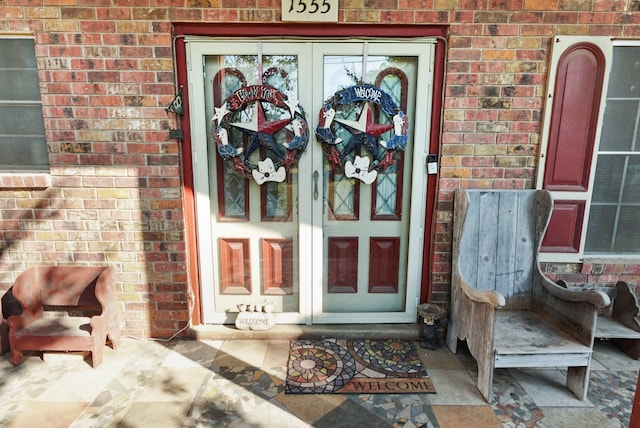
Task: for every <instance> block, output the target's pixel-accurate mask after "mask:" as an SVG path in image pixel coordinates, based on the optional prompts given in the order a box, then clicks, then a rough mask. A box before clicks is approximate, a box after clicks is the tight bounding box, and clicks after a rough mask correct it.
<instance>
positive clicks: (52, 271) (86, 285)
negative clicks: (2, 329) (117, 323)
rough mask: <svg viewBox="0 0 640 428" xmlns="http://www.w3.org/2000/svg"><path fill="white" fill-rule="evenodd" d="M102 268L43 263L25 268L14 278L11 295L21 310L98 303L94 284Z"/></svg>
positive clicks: (90, 305)
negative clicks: (44, 264) (45, 264)
mask: <svg viewBox="0 0 640 428" xmlns="http://www.w3.org/2000/svg"><path fill="white" fill-rule="evenodd" d="M106 269H108V268H106V267H77V266H45V267H36V268H32V269H29V270H27V271H25V272H23V273H22V274H20V276H19V277H18V278H17V279H16V283H15V284H14V286H13V294H14V296H15V297H16V299H18V301H19V302H20V303H21V305H22V307H23V310H25V309H27V308H34V309H35V310H38V309H36V308H40V307H43V306H66V307H73V306H78V307H95V306H99V305H100V304H99V302H98V300H97V299H96V293H95V287H96V282H97V279H98V277H99V276H100V274H101V273H102V272H104V271H105V270H106Z"/></svg>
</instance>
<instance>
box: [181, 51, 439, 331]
mask: <svg viewBox="0 0 640 428" xmlns="http://www.w3.org/2000/svg"><path fill="white" fill-rule="evenodd" d="M187 46H188V49H187V51H188V52H189V56H190V58H189V61H188V64H189V85H190V87H189V93H190V97H189V101H190V111H191V127H192V130H191V134H192V138H193V141H192V147H193V150H194V153H193V159H194V185H195V188H196V189H195V190H196V204H197V206H196V210H197V214H196V217H197V221H198V225H197V228H198V248H199V260H200V261H199V265H200V282H201V290H202V299H201V300H202V302H203V308H202V313H203V319H204V322H205V323H230V322H234V320H235V315H236V314H237V311H238V309H237V307H238V305H240V304H256V303H271V304H272V305H273V306H274V310H273V312H274V314H275V317H276V323H311V322H313V323H327V322H328V323H333V322H363V323H365V322H412V321H414V320H415V317H416V313H415V308H416V305H417V300H418V291H419V284H420V274H421V271H422V238H423V236H424V230H423V224H424V198H425V195H426V188H425V186H426V171H425V167H424V159H425V154H426V152H427V144H428V141H429V138H428V129H429V124H428V118H429V117H430V114H429V111H430V104H431V79H432V78H431V68H432V67H431V64H432V61H433V60H432V58H433V52H432V51H433V44H432V42H431V41H422V42H420V43H406V42H404V43H399V42H393V43H378V42H369V43H362V42H353V41H351V42H335V43H331V44H326V43H311V42H307V41H295V42H294V41H289V42H286V43H280V42H263V43H257V42H253V41H250V42H249V41H247V42H244V41H217V42H216V41H205V40H202V39H194V40H188V41H187ZM400 50H401V51H402V52H403V54H402V56H398V55H396V53H397V52H398V51H400ZM365 58H366V61H363V59H365ZM363 71H364V72H365V74H366V77H365V80H366V81H368V82H371V83H372V84H375V86H376V87H377V88H379V89H380V90H382V91H384V92H385V93H387V94H389V95H390V96H391V97H392V99H393V103H395V104H396V105H397V106H398V107H399V108H400V109H401V110H402V112H405V113H406V115H407V116H408V117H409V118H410V119H411V120H412V122H410V123H409V125H408V129H407V132H406V133H407V135H408V144H407V146H406V149H405V151H404V152H403V153H401V154H400V152H398V153H399V155H398V156H397V157H396V160H395V162H390V158H387V157H385V155H384V154H385V153H386V152H385V150H382V149H381V148H380V150H379V151H378V150H375V151H374V150H371V151H367V149H366V148H365V147H364V146H363V147H358V148H357V149H355V150H352V151H349V153H347V154H346V156H345V159H348V160H350V161H351V162H355V161H356V158H355V156H356V155H357V156H359V157H368V158H370V161H371V162H372V165H375V164H379V163H380V162H388V163H389V164H390V166H389V167H388V168H386V169H385V170H384V171H383V170H382V169H381V170H380V172H379V173H378V175H377V176H376V177H375V179H374V180H373V181H369V182H368V183H367V181H366V180H365V181H361V180H359V179H356V178H353V177H351V178H349V177H348V176H347V174H346V172H345V169H344V168H335V167H334V164H332V163H331V162H330V161H329V160H328V159H327V156H326V154H327V153H325V151H324V150H323V147H322V145H321V144H320V143H319V142H318V141H316V140H315V138H314V137H313V131H311V132H310V136H309V142H308V145H307V147H306V150H305V151H304V153H303V154H302V155H301V156H299V158H298V159H297V163H294V165H293V166H292V167H291V168H289V169H288V171H287V172H286V177H285V178H284V180H282V181H281V182H275V181H264V180H263V181H260V180H259V179H258V177H256V176H255V175H254V178H255V180H254V179H253V178H252V177H251V174H246V172H247V171H248V170H246V167H247V165H250V169H251V168H253V167H255V165H259V164H258V162H261V161H262V160H265V159H266V158H267V157H270V158H273V159H275V160H274V163H276V165H277V162H278V160H282V161H283V162H284V158H283V155H284V149H282V147H287V146H286V145H284V146H283V144H288V143H289V142H291V141H292V140H291V139H292V138H293V136H294V135H297V134H295V129H294V128H293V127H292V122H291V120H292V116H293V113H292V112H293V110H292V109H291V108H289V110H287V109H286V108H284V109H283V108H280V107H278V106H277V105H275V104H274V103H268V102H267V103H265V102H261V101H260V100H258V101H257V102H254V103H251V104H249V103H247V104H246V105H243V107H244V108H243V109H232V111H231V113H229V112H228V111H225V106H227V107H226V108H227V110H229V108H228V105H235V104H238V103H243V102H245V101H243V100H242V98H243V97H247V96H249V95H247V94H249V92H250V89H252V88H259V87H262V86H266V85H268V86H272V87H275V88H276V89H278V90H279V91H280V92H281V93H282V94H284V95H286V96H287V97H288V100H289V101H290V102H293V100H297V101H298V105H299V106H300V107H304V109H305V110H306V113H307V114H306V121H307V125H308V129H309V130H314V129H316V127H318V125H319V121H320V118H319V115H318V112H320V110H321V109H322V107H323V104H324V101H325V100H326V99H327V98H329V97H331V96H332V95H333V94H334V93H335V92H336V91H338V90H340V89H341V88H343V87H347V86H353V85H354V84H355V83H356V82H357V80H358V79H359V77H357V76H361V74H362V73H363ZM354 79H355V80H354ZM243 88H246V89H247V90H246V91H243ZM244 92H246V94H245V93H244ZM418 93H419V94H421V97H422V99H421V100H418V101H417V100H416V94H418ZM230 97H231V98H230ZM234 102H235V104H233V103H234ZM225 103H226V104H225ZM365 104H366V103H362V102H355V103H350V104H348V105H347V104H345V105H343V106H342V108H341V109H340V111H339V112H338V115H337V116H336V120H340V121H343V122H342V123H343V124H345V126H344V127H341V129H340V131H339V132H338V136H339V137H340V138H342V139H343V140H344V141H345V144H347V143H348V142H349V141H350V138H351V137H352V135H353V134H352V133H351V132H350V131H349V129H351V128H349V127H348V126H347V125H349V124H350V123H351V124H353V123H355V122H356V121H358V120H359V119H360V116H362V115H363V112H364V114H368V115H370V118H371V123H372V124H377V126H382V127H383V128H381V131H380V132H381V133H382V134H381V136H380V138H381V139H383V140H389V139H390V138H391V137H393V135H394V134H393V132H395V131H390V130H389V129H395V128H393V127H394V122H393V118H392V117H389V115H388V114H386V113H385V111H383V109H382V108H381V107H380V106H378V105H375V103H369V104H370V105H368V106H366V107H365ZM366 109H370V111H369V112H367V111H366ZM225 114H232V115H233V116H228V118H229V121H228V122H225V123H230V124H231V125H232V126H229V127H227V128H225V131H227V133H226V134H225V138H227V139H226V140H224V141H225V144H224V147H220V141H221V140H222V137H221V133H220V132H221V131H220V129H219V127H218V128H217V129H216V123H218V124H219V123H221V119H220V118H221V117H224V115H225ZM418 116H419V117H421V118H423V119H421V120H419V121H416V122H415V123H414V122H413V119H414V118H415V117H418ZM212 119H213V120H212ZM216 120H217V122H216ZM286 122H289V123H288V124H287V126H286V127H283V128H279V127H280V125H284V124H285V123H286ZM272 123H273V124H274V125H273V129H272V128H269V131H265V133H268V134H269V135H270V136H271V137H272V138H273V141H271V142H270V143H269V141H267V143H269V144H265V143H264V142H265V140H264V136H261V137H260V138H262V139H256V138H255V132H256V129H257V130H258V131H259V130H262V129H266V127H269V126H270V125H271V124H272ZM367 126H369V125H367ZM276 128H277V130H275V129H276ZM274 130H275V131H274ZM272 131H273V132H272ZM367 131H368V130H367ZM258 133H259V132H258ZM227 142H228V144H227ZM270 144H271V145H270ZM376 147H381V146H379V145H376ZM222 149H224V150H225V153H242V156H246V158H243V159H244V160H243V161H242V162H238V159H242V157H237V158H236V157H228V158H227V160H225V159H223V157H222V154H223V152H222V151H221V150H222ZM280 151H282V154H281V153H280ZM287 153H288V152H287ZM278 156H280V157H278ZM230 159H231V161H229V160H230ZM242 169H245V171H244V172H245V174H244V176H242V175H239V174H238V171H239V170H242ZM276 169H278V168H277V167H276ZM267 175H268V174H267ZM263 178H264V177H263ZM412 201H413V203H411V202H412ZM411 219H413V224H412V223H411ZM409 230H411V231H412V233H411V234H410V233H409ZM413 232H415V233H413Z"/></svg>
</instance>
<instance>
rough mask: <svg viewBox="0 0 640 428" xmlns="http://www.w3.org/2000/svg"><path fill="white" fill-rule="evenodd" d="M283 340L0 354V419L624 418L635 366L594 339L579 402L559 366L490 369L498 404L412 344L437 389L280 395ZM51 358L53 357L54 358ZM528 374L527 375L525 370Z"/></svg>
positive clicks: (328, 423)
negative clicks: (90, 360)
mask: <svg viewBox="0 0 640 428" xmlns="http://www.w3.org/2000/svg"><path fill="white" fill-rule="evenodd" d="M288 347H289V341H288V340H219V341H215V340H183V341H173V342H153V341H142V340H134V339H124V341H123V345H122V346H121V347H120V348H119V349H118V350H117V351H113V350H112V349H111V348H105V354H104V362H103V364H102V365H101V366H100V367H98V368H97V369H92V368H91V367H90V366H89V364H87V362H85V361H82V360H81V359H80V358H73V359H69V358H66V359H63V360H61V361H55V360H52V359H50V358H47V359H48V360H49V361H43V360H42V359H41V358H40V356H39V355H37V354H35V355H33V356H30V357H27V358H26V361H25V362H24V363H23V364H22V365H20V366H18V367H15V368H14V367H12V366H11V364H10V363H9V356H8V354H7V355H4V356H2V357H0V426H1V427H5V426H6V427H29V428H31V427H45V426H46V427H49V428H52V427H115V426H118V427H123V428H130V427H131V428H133V427H152V428H164V427H210V426H211V427H227V426H228V427H278V428H280V427H331V428H338V427H367V428H374V427H416V426H424V427H454V428H466V427H474V428H483V427H550V428H558V427H597V428H603V427H611V428H618V427H625V428H626V427H627V426H628V424H629V417H630V412H631V403H632V400H633V394H634V391H635V386H636V380H637V373H638V368H639V367H640V363H639V362H638V361H635V360H633V359H630V358H628V357H627V356H626V355H625V354H622V353H621V352H619V351H618V350H617V349H615V348H613V347H612V346H611V345H609V344H608V343H606V342H600V343H597V344H596V347H595V352H594V359H593V364H592V372H591V381H590V385H589V396H588V400H586V401H584V402H581V401H579V400H577V399H576V398H575V397H574V396H573V395H571V394H570V393H569V392H568V391H567V390H566V389H565V388H564V372H563V371H562V370H553V369H551V370H550V369H545V370H506V369H503V370H498V371H497V373H496V376H495V381H494V392H495V393H496V402H495V403H492V404H489V403H486V402H485V401H484V400H483V399H482V397H481V396H480V393H479V392H478V391H477V389H476V387H475V376H476V373H475V370H476V366H475V362H474V360H473V359H472V358H471V357H470V356H469V355H468V354H467V353H466V352H465V351H464V346H462V347H461V348H463V349H462V351H459V352H458V354H456V355H453V354H451V353H450V352H449V351H448V350H447V349H446V348H442V349H439V350H437V351H428V350H424V349H420V348H419V346H418V349H419V350H420V353H421V357H422V358H423V361H424V363H425V365H426V368H427V371H428V373H429V376H430V377H431V379H432V380H433V382H434V385H435V387H436V389H437V394H400V395H377V394H376V395H366V394H364V395H285V394H284V381H283V380H284V376H285V372H286V363H287V355H288ZM53 357H54V356H51V358H53ZM534 374H535V376H534Z"/></svg>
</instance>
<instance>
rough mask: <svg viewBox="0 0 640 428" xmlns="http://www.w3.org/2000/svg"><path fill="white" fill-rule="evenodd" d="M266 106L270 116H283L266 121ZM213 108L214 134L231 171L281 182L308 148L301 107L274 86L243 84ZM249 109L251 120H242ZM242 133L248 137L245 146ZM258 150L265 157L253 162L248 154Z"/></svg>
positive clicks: (303, 114) (256, 179)
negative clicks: (243, 85)
mask: <svg viewBox="0 0 640 428" xmlns="http://www.w3.org/2000/svg"><path fill="white" fill-rule="evenodd" d="M263 103H264V104H266V105H263ZM251 106H253V108H252V109H249V107H251ZM265 107H266V110H267V112H269V116H272V117H273V116H277V117H284V119H277V120H268V119H267V114H266V113H265ZM214 110H215V114H214V116H213V119H212V122H213V127H214V129H213V136H214V140H215V143H216V146H217V150H218V154H219V155H220V156H221V157H222V159H224V160H225V161H226V162H228V163H229V164H231V165H232V167H233V171H235V172H236V173H238V174H240V175H241V176H243V177H245V178H253V179H254V180H255V181H256V182H257V183H258V184H260V185H262V184H264V183H265V182H268V181H275V182H279V183H281V182H283V181H284V180H285V179H286V177H287V173H288V171H289V170H290V169H291V167H292V166H294V165H296V164H297V162H298V160H299V159H300V156H301V155H302V153H303V152H304V150H305V149H306V147H307V143H308V141H309V131H308V127H307V121H306V119H305V113H304V110H303V109H302V108H301V107H300V106H299V105H298V102H297V101H291V100H289V98H288V97H287V96H286V95H285V94H283V93H282V92H280V91H279V90H278V89H276V88H274V87H273V86H269V85H252V86H245V87H242V88H240V89H238V90H236V91H235V92H233V93H232V94H231V95H230V96H229V98H227V99H226V100H225V102H224V103H223V104H222V106H220V107H214ZM249 111H251V112H252V113H251V120H250V121H246V120H245V121H242V119H243V117H244V118H245V119H246V115H247V112H249ZM286 116H289V117H288V118H287V117H286ZM287 130H288V131H287ZM238 131H239V132H238ZM243 136H246V137H247V138H246V141H247V142H246V146H245V138H243ZM261 149H263V150H264V153H266V156H265V157H264V158H261V159H260V160H258V162H257V163H253V162H252V161H251V160H250V157H251V155H252V154H253V153H254V152H255V151H256V150H259V151H261ZM261 152H262V151H261Z"/></svg>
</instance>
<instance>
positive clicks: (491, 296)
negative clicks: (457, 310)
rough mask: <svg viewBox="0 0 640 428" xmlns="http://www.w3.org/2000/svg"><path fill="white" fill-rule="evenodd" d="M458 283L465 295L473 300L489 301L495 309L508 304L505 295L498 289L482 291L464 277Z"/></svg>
mask: <svg viewBox="0 0 640 428" xmlns="http://www.w3.org/2000/svg"><path fill="white" fill-rule="evenodd" d="M458 285H459V286H460V289H461V290H462V292H463V293H464V294H465V296H467V297H468V298H469V299H470V300H471V301H472V302H476V303H487V304H489V305H491V307H492V308H494V309H496V308H500V307H502V306H504V305H505V304H506V300H505V298H504V296H503V295H502V294H500V293H499V292H497V291H493V290H489V291H481V290H478V289H475V288H473V287H471V286H470V285H469V284H467V283H466V282H465V281H463V280H462V279H460V283H459V284H458Z"/></svg>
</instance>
